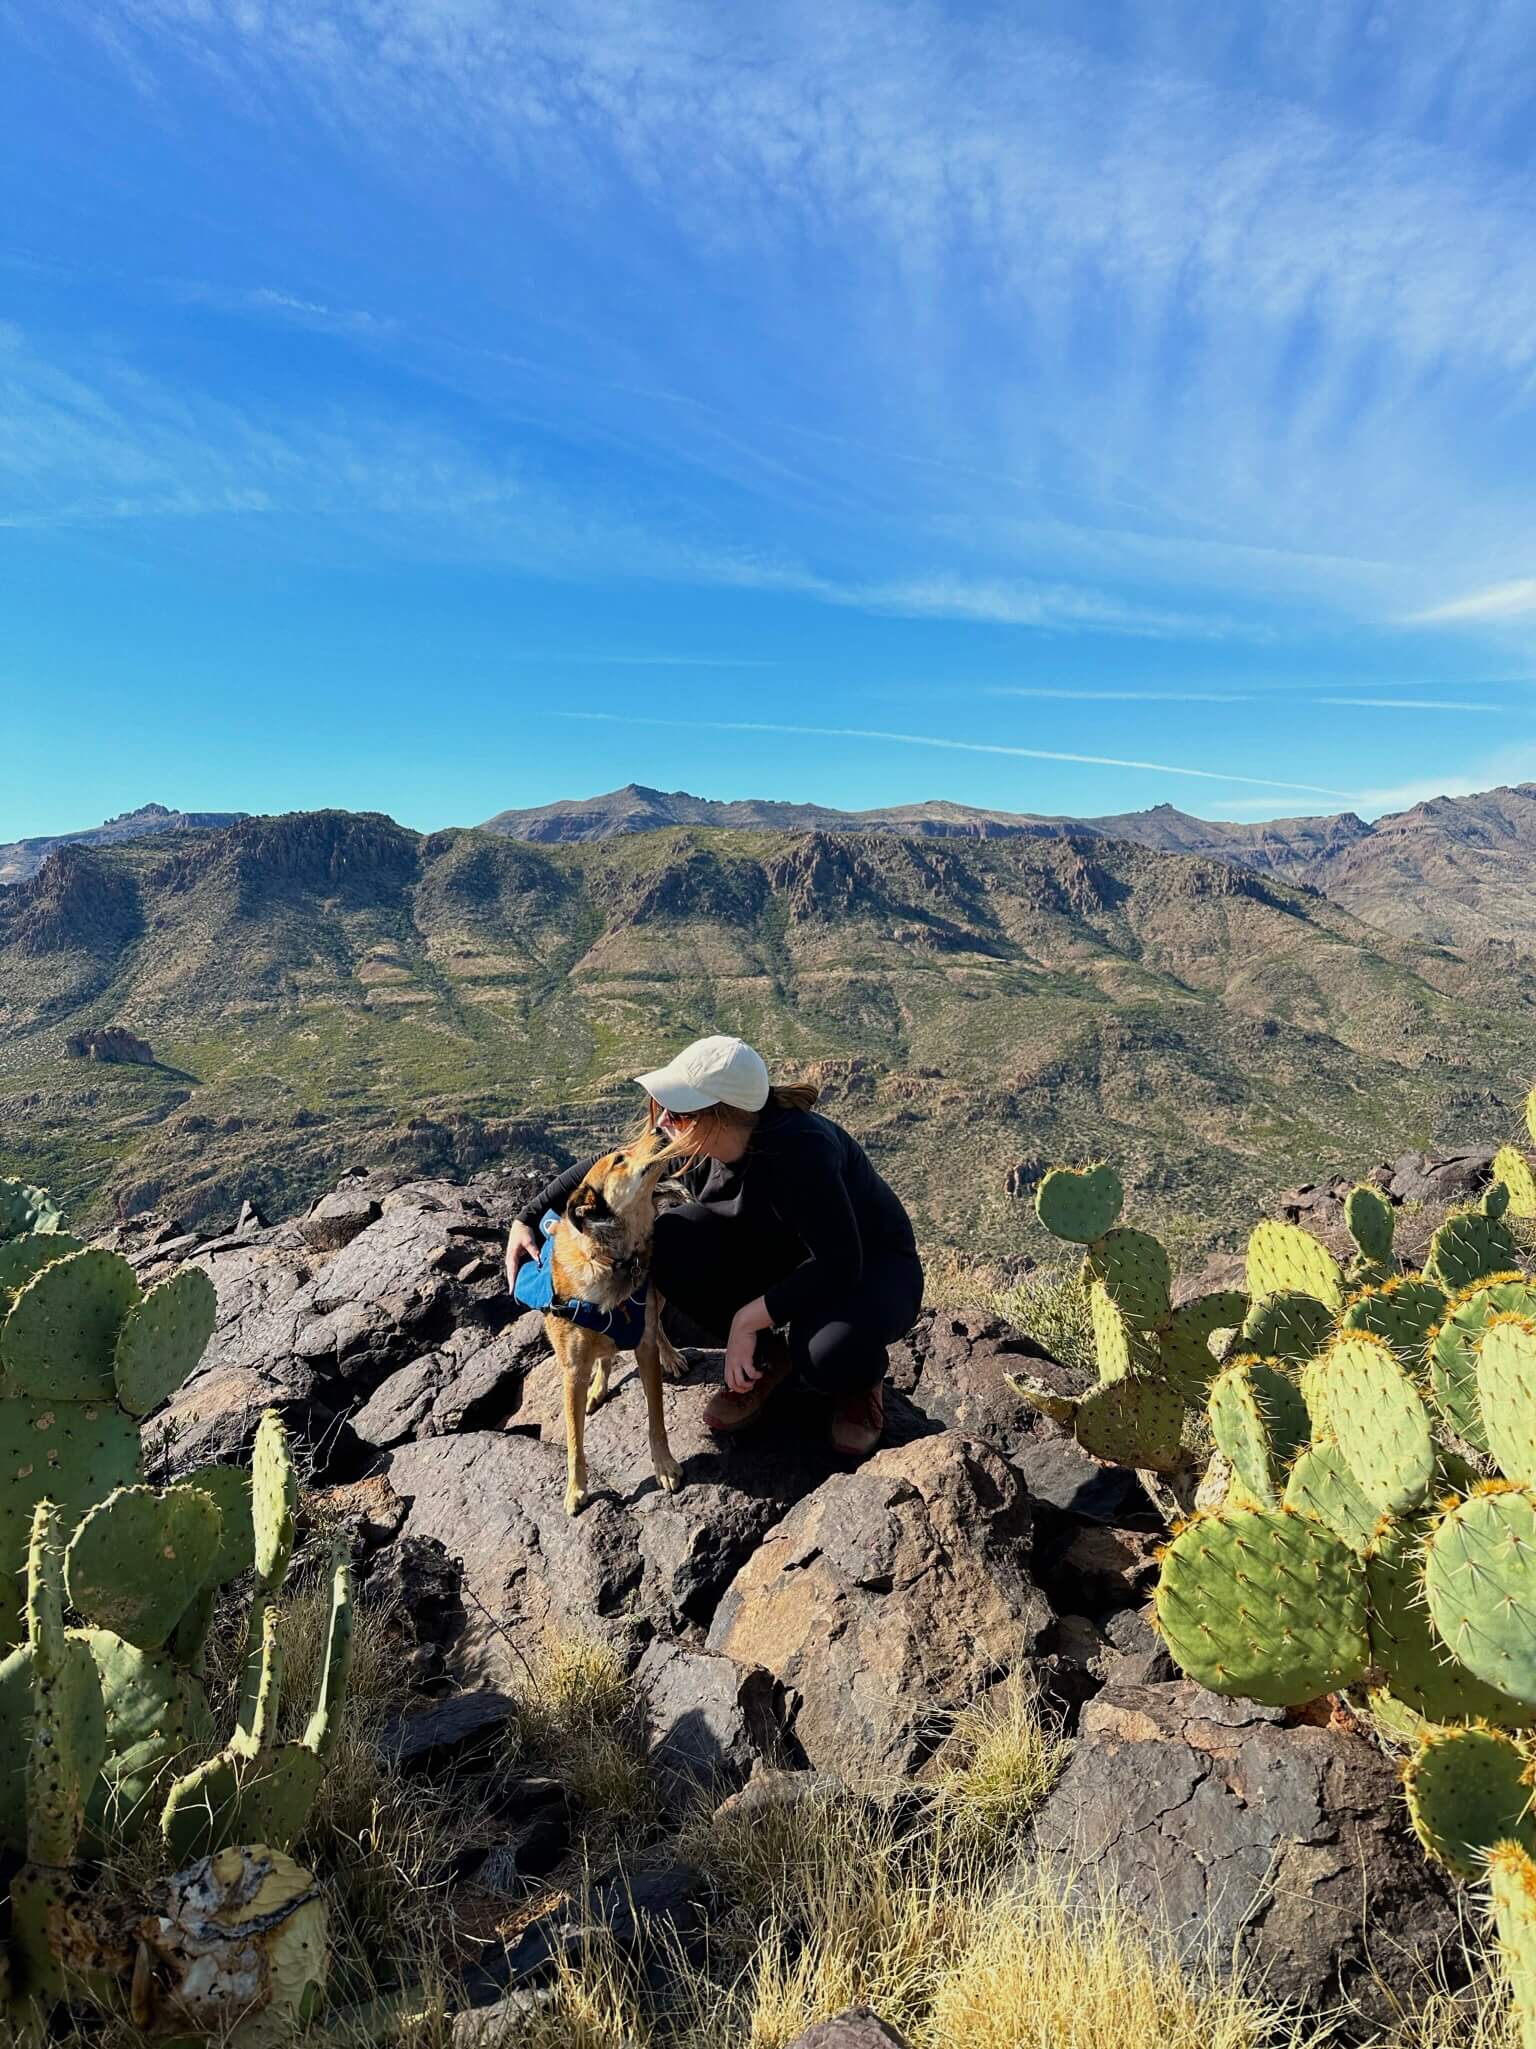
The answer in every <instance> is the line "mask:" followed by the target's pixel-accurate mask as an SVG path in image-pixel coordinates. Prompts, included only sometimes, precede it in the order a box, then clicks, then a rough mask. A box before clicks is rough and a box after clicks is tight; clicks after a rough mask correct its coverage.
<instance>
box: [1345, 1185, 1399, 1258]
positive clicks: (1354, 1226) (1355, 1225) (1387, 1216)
mask: <svg viewBox="0 0 1536 2049" xmlns="http://www.w3.org/2000/svg"><path fill="white" fill-rule="evenodd" d="M1396 1218H1397V1212H1396V1211H1395V1210H1394V1209H1393V1207H1392V1205H1391V1203H1390V1202H1389V1201H1388V1200H1387V1198H1386V1196H1385V1195H1383V1194H1382V1192H1381V1190H1380V1189H1379V1188H1373V1187H1372V1186H1371V1185H1370V1183H1369V1182H1362V1183H1361V1184H1360V1186H1359V1187H1358V1188H1352V1189H1351V1190H1350V1191H1349V1193H1348V1195H1346V1196H1345V1198H1344V1222H1345V1224H1346V1225H1347V1227H1348V1229H1349V1235H1350V1237H1351V1238H1353V1239H1354V1241H1355V1243H1356V1245H1358V1246H1359V1248H1360V1254H1361V1257H1362V1258H1364V1259H1368V1260H1369V1261H1370V1262H1371V1264H1372V1265H1373V1266H1386V1265H1388V1264H1389V1263H1390V1261H1391V1258H1392V1227H1393V1224H1394V1223H1395V1222H1396Z"/></svg>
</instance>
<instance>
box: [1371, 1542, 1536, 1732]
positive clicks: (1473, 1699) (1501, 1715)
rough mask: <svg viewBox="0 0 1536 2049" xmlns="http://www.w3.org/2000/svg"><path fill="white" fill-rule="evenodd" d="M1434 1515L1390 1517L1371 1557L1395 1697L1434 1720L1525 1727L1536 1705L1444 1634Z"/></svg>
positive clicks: (1374, 1629)
mask: <svg viewBox="0 0 1536 2049" xmlns="http://www.w3.org/2000/svg"><path fill="white" fill-rule="evenodd" d="M1430 1527H1431V1519H1430V1518H1427V1517H1421V1518H1416V1519H1415V1520H1414V1521H1411V1522H1387V1523H1384V1524H1383V1525H1382V1527H1381V1529H1380V1531H1379V1533H1378V1534H1377V1536H1376V1537H1375V1538H1374V1539H1373V1540H1372V1543H1371V1545H1370V1548H1369V1550H1368V1551H1367V1553H1366V1559H1365V1577H1366V1581H1367V1584H1368V1585H1369V1587H1370V1592H1371V1622H1370V1629H1371V1651H1372V1653H1373V1655H1374V1657H1375V1660H1376V1662H1377V1664H1378V1665H1380V1666H1381V1668H1382V1670H1383V1671H1384V1672H1385V1673H1386V1675H1387V1683H1388V1685H1389V1686H1390V1687H1391V1689H1392V1693H1393V1695H1394V1696H1395V1697H1396V1699H1397V1700H1398V1701H1400V1702H1401V1703H1403V1704H1404V1705H1405V1706H1407V1707H1409V1708H1412V1709H1413V1711H1414V1712H1415V1713H1416V1714H1419V1715H1422V1716H1424V1717H1425V1719H1426V1720H1428V1721H1431V1722H1445V1723H1450V1722H1470V1721H1478V1720H1480V1721H1484V1722H1493V1723H1496V1724H1497V1725H1498V1726H1499V1727H1500V1728H1503V1729H1521V1728H1524V1727H1526V1726H1527V1725H1528V1724H1529V1723H1531V1722H1533V1721H1536V1708H1533V1707H1527V1706H1526V1705H1525V1704H1524V1702H1522V1701H1517V1700H1511V1699H1510V1698H1509V1696H1508V1695H1507V1694H1504V1693H1500V1692H1499V1691H1498V1690H1497V1688H1495V1687H1492V1686H1486V1685H1485V1684H1484V1683H1483V1681H1482V1680H1481V1679H1477V1678H1474V1676H1473V1675H1472V1673H1470V1672H1469V1671H1467V1669H1466V1668H1465V1666H1463V1665H1459V1664H1458V1663H1457V1662H1456V1660H1455V1659H1454V1658H1453V1657H1452V1656H1451V1654H1450V1652H1449V1651H1448V1650H1447V1649H1446V1647H1445V1645H1444V1644H1443V1643H1442V1642H1441V1641H1440V1638H1439V1637H1438V1636H1437V1635H1436V1633H1435V1631H1434V1628H1433V1626H1432V1625H1431V1623H1430V1619H1429V1610H1428V1608H1427V1607H1426V1606H1425V1602H1424V1584H1423V1575H1424V1540H1425V1537H1426V1535H1427V1534H1428V1531H1429V1529H1430Z"/></svg>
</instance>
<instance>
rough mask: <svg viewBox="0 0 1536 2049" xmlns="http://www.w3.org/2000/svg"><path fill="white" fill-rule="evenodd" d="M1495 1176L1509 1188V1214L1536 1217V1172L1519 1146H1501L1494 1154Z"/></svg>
mask: <svg viewBox="0 0 1536 2049" xmlns="http://www.w3.org/2000/svg"><path fill="white" fill-rule="evenodd" d="M1493 1178H1494V1179H1495V1180H1496V1181H1502V1182H1503V1184H1504V1186H1505V1187H1506V1188H1507V1189H1508V1190H1509V1215H1510V1216H1512V1217H1536V1174H1533V1173H1532V1171H1531V1163H1530V1161H1529V1160H1528V1159H1527V1158H1526V1156H1525V1154H1524V1153H1523V1152H1521V1150H1520V1148H1519V1147H1518V1146H1514V1145H1506V1146H1501V1147H1500V1148H1499V1150H1498V1151H1497V1152H1496V1153H1495V1154H1494V1156H1493Z"/></svg>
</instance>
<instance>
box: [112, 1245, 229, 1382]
mask: <svg viewBox="0 0 1536 2049" xmlns="http://www.w3.org/2000/svg"><path fill="white" fill-rule="evenodd" d="M218 1310H219V1303H218V1297H217V1295H216V1294H215V1293H214V1288H213V1282H212V1281H211V1280H209V1278H208V1276H207V1274H205V1273H204V1272H203V1270H202V1268H201V1267H197V1266H184V1267H183V1268H182V1270H181V1272H180V1273H179V1274H176V1275H175V1276H174V1277H173V1278H172V1279H171V1280H168V1281H166V1282H164V1283H163V1284H162V1285H161V1286H160V1287H158V1288H151V1290H150V1291H149V1293H148V1294H147V1295H146V1296H145V1297H144V1299H143V1301H142V1302H139V1303H138V1304H136V1306H135V1307H134V1308H133V1309H131V1310H130V1311H129V1313H128V1316H127V1318H126V1320H125V1321H124V1324H123V1327H122V1329H121V1330H120V1331H119V1332H118V1337H117V1351H116V1355H115V1359H114V1363H113V1371H114V1377H115V1379H116V1383H117V1398H118V1400H119V1401H120V1402H121V1403H122V1405H123V1407H124V1408H125V1409H126V1410H127V1411H128V1413H129V1414H130V1415H131V1416H147V1415H148V1414H149V1413H150V1411H151V1410H152V1409H158V1408H159V1406H160V1404H161V1403H162V1402H163V1401H166V1400H167V1399H168V1398H169V1397H170V1396H171V1395H173V1394H174V1393H175V1392H176V1390H177V1388H178V1387H180V1385H181V1383H182V1382H183V1381H184V1380H185V1379H186V1377H187V1375H188V1374H189V1373H190V1372H191V1371H192V1369H193V1367H194V1366H195V1365H196V1364H197V1362H198V1360H199V1359H200V1358H201V1357H202V1356H203V1350H204V1347H205V1346H206V1345H207V1343H208V1340H209V1339H210V1338H211V1337H212V1336H213V1326H214V1321H215V1319H216V1318H217V1316H218Z"/></svg>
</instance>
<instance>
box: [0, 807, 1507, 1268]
mask: <svg viewBox="0 0 1536 2049" xmlns="http://www.w3.org/2000/svg"><path fill="white" fill-rule="evenodd" d="M1533 1001H1536V980H1533V979H1532V978H1531V977H1530V976H1528V975H1526V974H1525V972H1524V971H1523V970H1522V969H1520V968H1518V967H1516V966H1512V965H1510V963H1509V962H1508V960H1507V959H1501V958H1500V957H1499V956H1497V955H1495V954H1493V953H1492V952H1491V951H1490V953H1489V954H1488V955H1487V956H1486V958H1485V957H1483V956H1477V957H1474V958H1472V959H1462V958H1459V957H1457V956H1455V955H1453V954H1451V953H1448V952H1446V951H1444V950H1439V949H1435V948H1430V947H1424V946H1421V945H1418V944H1415V943H1414V942H1412V941H1409V940H1399V939H1395V938H1393V937H1391V936H1389V935H1386V934H1384V933H1382V932H1380V931H1377V930H1374V929H1372V928H1370V927H1367V926H1364V925H1362V924H1361V923H1359V922H1358V921H1357V920H1356V919H1354V918H1353V917H1352V916H1351V915H1350V914H1349V913H1348V912H1346V911H1344V910H1343V909H1341V908H1340V907H1338V906H1337V905H1335V904H1333V903H1330V902H1329V901H1327V900H1326V899H1324V898H1322V897H1320V896H1318V895H1317V894H1315V893H1314V892H1312V891H1311V890H1308V889H1305V888H1298V887H1293V886H1291V885H1288V884H1286V883H1283V882H1280V881H1277V880H1275V879H1273V878H1270V877H1264V876H1260V875H1256V874H1253V873H1250V872H1248V871H1245V870H1243V869H1240V868H1235V867H1232V866H1230V865H1226V864H1222V863H1217V862H1211V861H1207V860H1204V859H1199V858H1192V857H1187V856H1183V855H1175V854H1163V853H1157V852H1153V851H1149V850H1147V849H1143V848H1139V847H1133V846H1128V845H1124V844H1119V843H1115V842H1109V841H1093V842H1085V841H1077V840H1070V839H1060V838H1055V839H1046V840H1034V839H1026V838H1009V839H980V840H974V839H971V840H947V839H937V840H934V839H908V838H903V837H898V836H895V835H873V836H869V837H865V836H851V835H843V834H839V835H826V834H816V833H799V834H789V833H761V832H732V831H719V830H698V829H670V830H663V831H655V832H648V833H642V834H633V835H627V836H621V837H617V838H612V839H607V840H603V841H598V842H589V843H578V844H571V845H558V846H536V845H531V844H528V843H525V842H521V841H518V840H514V839H509V838H506V837H502V836H499V835H495V834H490V833H486V832H481V831H454V832H442V833H436V834H433V835H430V836H428V837H426V838H421V837H419V836H417V835H416V834H413V833H410V832H407V831H405V830H403V829H402V828H401V827H399V826H397V825H395V824H394V823H393V822H392V821H390V820H389V819H386V818H382V817H377V816H368V815H363V816H358V815H353V814H347V813H340V812H320V813H309V814H297V815H294V816H291V817H286V818H276V819H249V820H244V821H241V822H239V823H237V824H235V825H233V826H231V827H230V828H228V829H227V830H223V831H217V832H209V833H202V834H184V835H176V834H165V835H155V836H154V837H153V838H152V839H140V840H137V841H133V842H130V843H127V844H124V845H121V846H116V847H111V848H86V847H68V848H65V849H63V850H61V851H60V852H59V853H58V854H56V855H55V856H54V857H53V858H52V859H51V860H50V861H49V862H48V863H47V864H46V866H45V867H44V868H43V870H42V871H41V872H40V874H39V875H37V876H36V877H34V878H33V879H32V880H30V881H28V882H24V883H19V884H17V885H15V886H13V887H12V888H10V889H8V890H5V891H3V892H0V1171H23V1172H26V1173H28V1174H29V1175H34V1176H37V1177H40V1178H44V1179H47V1180H50V1181H52V1182H53V1184H54V1185H55V1186H56V1187H57V1188H58V1189H59V1190H60V1192H61V1193H63V1194H65V1195H67V1196H68V1198H69V1199H70V1201H71V1204H72V1205H73V1206H75V1207H76V1208H78V1207H79V1206H80V1205H82V1204H85V1205H87V1206H89V1207H90V1208H92V1209H93V1210H94V1212H95V1213H96V1214H102V1213H109V1212H110V1211H111V1210H112V1209H113V1207H114V1206H126V1207H129V1208H133V1207H138V1206H141V1205H142V1204H144V1203H146V1202H151V1201H153V1202H160V1203H164V1204H166V1205H168V1206H171V1207H175V1208H177V1209H178V1210H179V1211H180V1212H181V1214H182V1215H184V1216H186V1217H188V1218H189V1219H201V1218H217V1217H220V1216H223V1215H225V1214H227V1213H230V1212H232V1211H233V1209H234V1208H235V1207H236V1206H237V1204H238V1202H239V1200H240V1198H241V1197H242V1196H244V1195H250V1196H252V1197H253V1198H255V1199H256V1200H257V1201H258V1203H259V1204H261V1205H263V1206H264V1207H267V1208H269V1209H272V1210H280V1209H282V1208H286V1207H291V1206H293V1205H294V1204H296V1203H298V1202H299V1201H301V1200H302V1199H304V1198H305V1197H306V1196H308V1195H310V1194H312V1193H313V1192H315V1191H316V1190H317V1189H318V1188H320V1187H321V1186H323V1185H324V1184H325V1183H326V1182H327V1181H328V1180H329V1179H330V1178H332V1177H333V1176H334V1175H335V1174H336V1172H337V1171H338V1170H339V1169H340V1168H342V1167H344V1166H346V1165H348V1164H351V1163H354V1162H358V1163H362V1162H367V1161H370V1160H373V1159H377V1158H379V1157H383V1156H388V1155H390V1154H392V1153H393V1154H396V1155H398V1156H399V1157H402V1158H408V1159H411V1160H412V1161H414V1162H416V1163H418V1164H428V1165H445V1166H447V1165H457V1166H470V1165H475V1164H479V1163H480V1162H481V1161H482V1160H484V1159H485V1158H486V1157H488V1156H492V1155H494V1153H495V1152H496V1151H497V1150H498V1149H499V1148H502V1147H511V1148H513V1149H515V1150H520V1151H527V1150H528V1149H530V1148H535V1149H544V1150H548V1151H551V1152H553V1153H555V1154H563V1153H566V1152H569V1151H574V1150H576V1149H579V1148H580V1147H581V1146H583V1145H585V1144H586V1143H588V1142H589V1140H590V1141H592V1142H596V1141H597V1140H598V1139H600V1138H601V1137H602V1136H604V1135H606V1133H608V1132H609V1131H611V1130H612V1129H614V1128H615V1127H616V1125H618V1124H619V1123H621V1122H622V1121H623V1120H624V1119H625V1118H627V1117H628V1116H629V1115H630V1114H631V1113H632V1111H633V1109H634V1108H635V1102H634V1094H633V1091H632V1090H630V1089H628V1088H627V1087H626V1085H625V1080H626V1077H627V1076H628V1075H629V1074H631V1073H633V1072H635V1071H637V1070H638V1069H639V1068H641V1067H642V1066H644V1065H648V1064H651V1063H652V1062H654V1061H655V1060H656V1059H657V1058H658V1057H660V1056H661V1055H663V1054H664V1053H666V1052H667V1051H668V1050H669V1049H670V1048H672V1047H673V1046H675V1045H676V1044H678V1043H680V1042H681V1041H683V1040H686V1039H687V1038H689V1037H692V1036H694V1035H695V1034H697V1033H699V1032H701V1031H704V1030H709V1029H716V1028H719V1029H728V1030H736V1031H740V1032H742V1033H744V1034H745V1035H746V1036H748V1037H750V1038H751V1039H753V1040H754V1041H755V1042H756V1043H757V1044H758V1045H760V1046H761V1047H762V1049H763V1051H764V1052H765V1053H766V1054H767V1055H768V1057H769V1059H770V1061H772V1062H775V1063H778V1064H780V1065H782V1066H785V1067H792V1068H794V1069H796V1070H797V1071H806V1070H809V1071H812V1072H814V1073H815V1074H817V1075H818V1076H819V1077H820V1078H821V1079H822V1080H823V1082H824V1084H825V1085H826V1088H827V1091H828V1107H829V1108H830V1109H831V1110H832V1111H833V1113H834V1114H835V1115H837V1116H839V1117H841V1118H843V1119H844V1120H845V1121H846V1122H848V1123H849V1124H850V1125H851V1126H852V1127H853V1128H854V1129H856V1130H858V1131H859V1132H861V1133H862V1134H863V1135H864V1136H865V1137H866V1139H867V1140H868V1142H869V1143H870V1145H871V1147H872V1149H873V1150H874V1152H875V1154H876V1156H877V1157H878V1159H879V1160H880V1162H881V1163H882V1165H883V1166H884V1168H885V1170H886V1171H887V1172H888V1173H889V1175H890V1176H891V1178H892V1179H893V1180H894V1181H895V1182H896V1184H897V1185H898V1186H899V1187H900V1188H901V1189H902V1191H903V1192H904V1194H905V1195H906V1196H907V1198H908V1200H909V1201H910V1203H911V1205H912V1207H913V1209H914V1211H915V1212H916V1213H917V1215H918V1217H919V1220H920V1225H921V1229H922V1231H923V1233H924V1235H925V1237H926V1238H927V1239H928V1240H929V1242H939V1241H947V1242H951V1243H955V1244H959V1245H964V1246H968V1247H971V1248H974V1249H977V1250H990V1251H994V1252H1016V1251H1018V1250H1020V1249H1027V1248H1029V1247H1031V1246H1033V1245H1034V1242H1035V1241H1034V1237H1033V1225H1032V1222H1030V1220H1029V1218H1028V1212H1027V1205H1025V1204H1022V1203H1020V1202H1019V1201H1018V1200H1017V1199H1016V1197H1013V1196H1010V1194H1009V1193H1008V1191H1007V1184H1008V1180H1009V1175H1010V1170H1012V1169H1015V1168H1022V1169H1023V1173H1022V1177H1020V1176H1015V1177H1014V1178H1015V1185H1017V1184H1018V1181H1019V1180H1020V1178H1022V1181H1023V1183H1024V1184H1025V1185H1028V1183H1029V1181H1030V1178H1031V1175H1032V1174H1033V1173H1034V1172H1036V1171H1038V1169H1039V1167H1040V1166H1041V1165H1043V1164H1044V1163H1046V1162H1048V1161H1049V1160H1051V1159H1052V1158H1055V1157H1058V1156H1062V1155H1082V1154H1086V1153H1101V1152H1102V1153H1108V1154H1111V1155H1112V1156H1113V1157H1114V1158H1115V1159H1117V1160H1118V1161H1122V1162H1124V1163H1125V1164H1126V1165H1127V1168H1128V1170H1129V1174H1130V1179H1131V1181H1132V1185H1133V1188H1134V1190H1135V1199H1136V1201H1137V1202H1138V1204H1139V1205H1141V1206H1143V1207H1144V1208H1145V1210H1146V1211H1147V1213H1148V1214H1149V1215H1152V1216H1156V1217H1157V1218H1158V1219H1159V1220H1160V1221H1161V1223H1162V1224H1163V1226H1164V1227H1165V1228H1167V1229H1169V1230H1171V1231H1173V1232H1174V1233H1175V1235H1178V1236H1182V1237H1183V1238H1184V1239H1185V1240H1186V1242H1187V1243H1188V1244H1189V1245H1190V1246H1191V1247H1194V1246H1198V1245H1200V1244H1205V1243H1209V1242H1212V1241H1214V1240H1216V1239H1219V1238H1221V1237H1222V1236H1224V1235H1227V1234H1229V1233H1230V1231H1231V1230H1232V1229H1233V1228H1235V1226H1236V1225H1237V1224H1238V1223H1239V1222H1241V1221H1242V1220H1243V1219H1244V1218H1246V1217H1247V1216H1248V1215H1250V1214H1251V1211H1252V1208H1253V1206H1254V1204H1255V1202H1256V1201H1260V1200H1262V1199H1263V1197H1264V1196H1265V1195H1266V1194H1267V1193H1269V1192H1270V1191H1272V1190H1273V1189H1274V1188H1275V1187H1276V1186H1278V1185H1280V1184H1282V1183H1283V1182H1285V1181H1286V1180H1288V1179H1291V1178H1294V1177H1295V1176H1296V1175H1298V1174H1301V1173H1308V1174H1310V1173H1315V1172H1319V1171H1324V1170H1331V1169H1335V1168H1344V1167H1348V1166H1350V1165H1360V1164H1365V1163H1368V1162H1370V1161H1373V1160H1375V1159H1377V1158H1380V1157H1382V1156H1383V1155H1391V1154H1394V1153H1397V1152H1400V1151H1402V1150H1404V1149H1405V1148H1407V1147H1408V1146H1410V1145H1415V1144H1426V1143H1432V1142H1439V1141H1442V1140H1443V1141H1447V1142H1450V1141H1455V1140H1458V1139H1466V1138H1468V1137H1472V1136H1476V1137H1479V1138H1481V1137H1485V1136H1487V1135H1489V1134H1490V1133H1495V1132H1497V1131H1499V1130H1500V1129H1501V1128H1502V1123H1503V1122H1504V1121H1507V1120H1506V1113H1505V1111H1504V1109H1503V1106H1504V1105H1506V1104H1508V1105H1516V1104H1518V1101H1519V1099H1520V1094H1521V1091H1522V1088H1523V1085H1524V1083H1525V1081H1526V1080H1527V1078H1528V1076H1529V1074H1530V1072H1531V1070H1532V1069H1533V1068H1536V1010H1533V1007H1532V1006H1533ZM109 1024H116V1025H123V1026H126V1027H128V1028H129V1029H130V1030H132V1031H133V1032H135V1033H138V1034H139V1035H140V1036H142V1037H143V1038H146V1039H148V1040H149V1042H150V1043H151V1045H152V1046H153V1048H154V1050H155V1054H156V1056H157V1060H158V1062H159V1065H158V1066H155V1067H151V1068H145V1067H114V1066H110V1065H104V1064H100V1063H97V1062H83V1061H80V1060H76V1059H72V1058H70V1057H69V1056H68V1054H67V1053H66V1051H65V1042H66V1040H67V1039H68V1037H69V1036H70V1035H71V1034H72V1033H76V1032H79V1031H81V1030H82V1029H85V1028H88V1027H100V1026H105V1025H109ZM1036 1249H1041V1248H1036Z"/></svg>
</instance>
